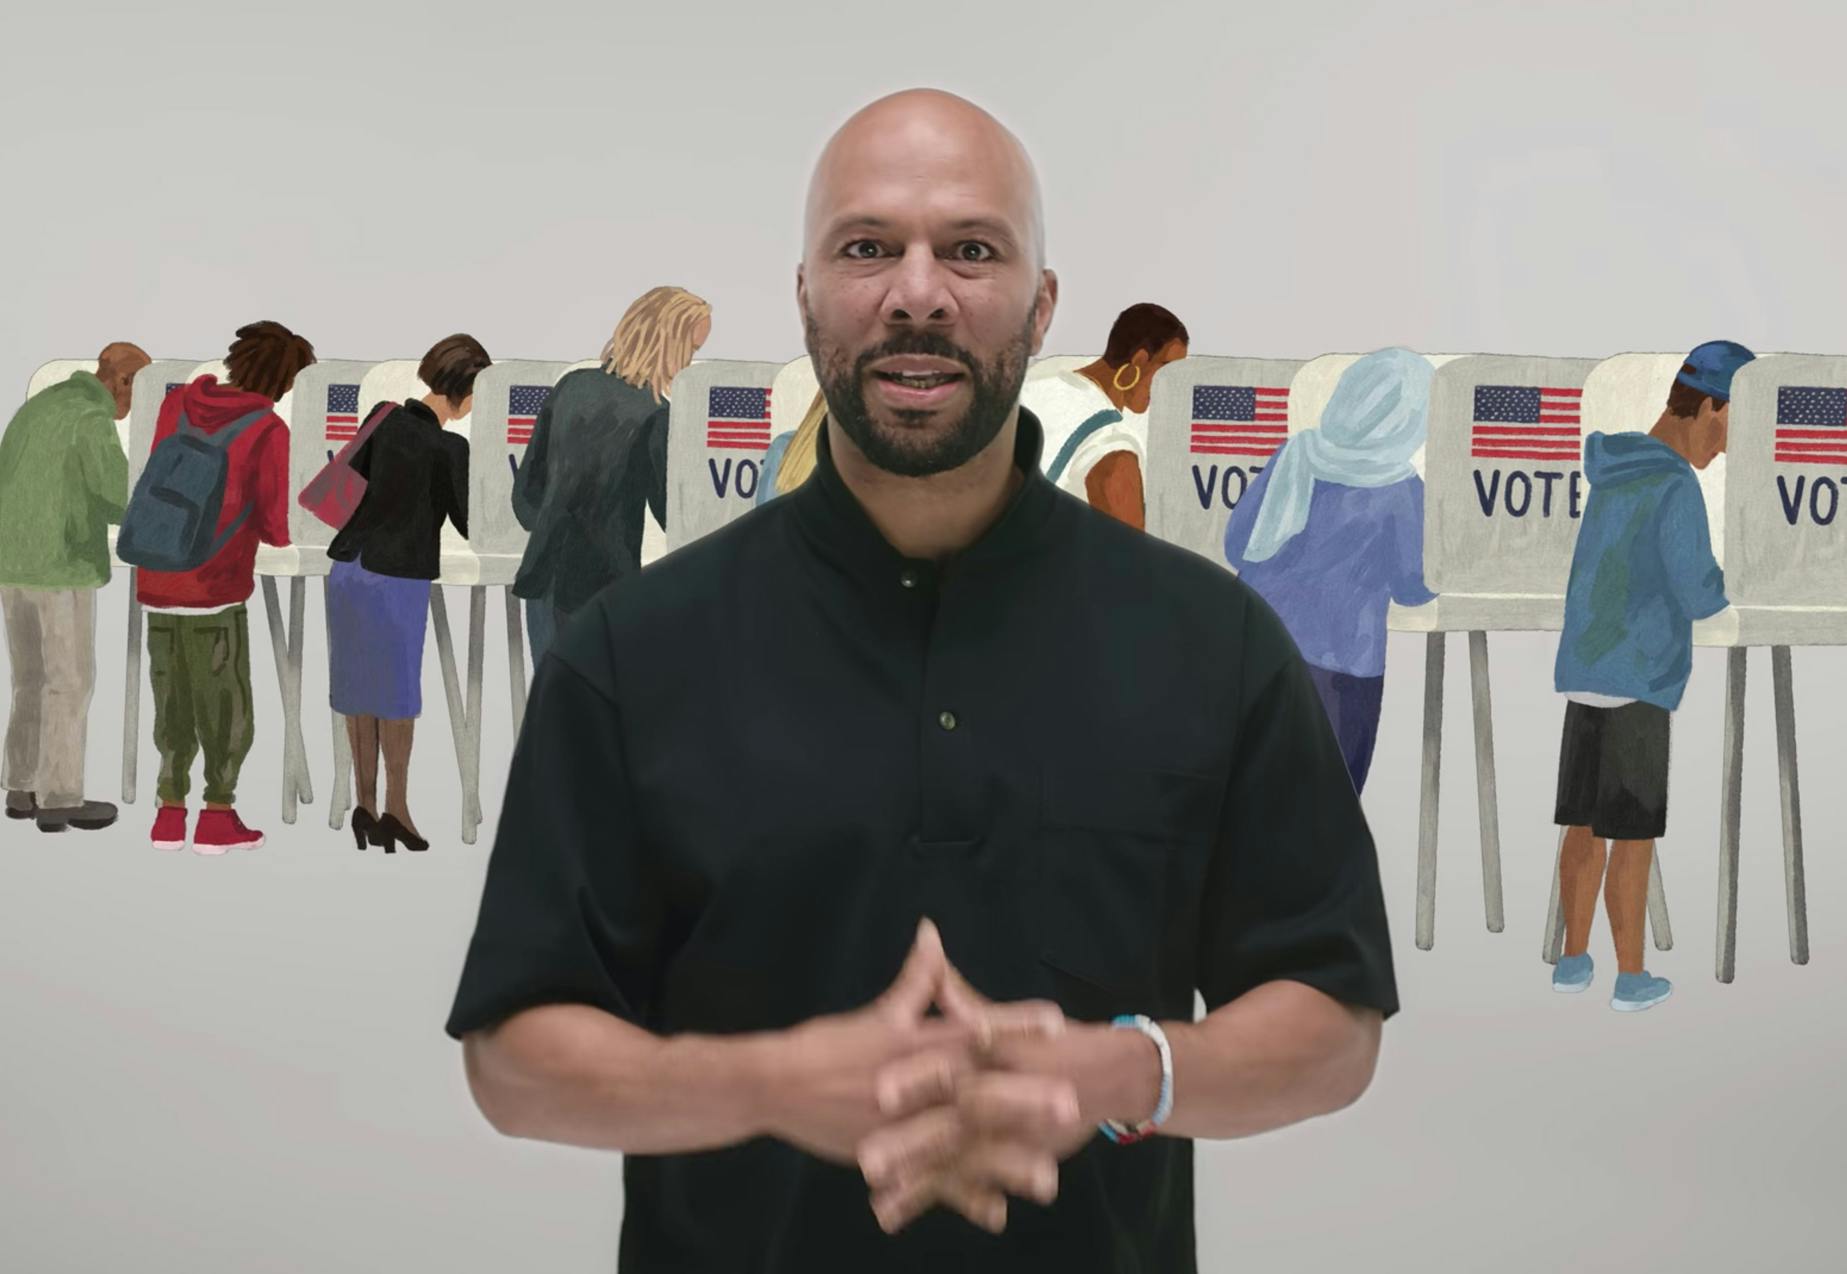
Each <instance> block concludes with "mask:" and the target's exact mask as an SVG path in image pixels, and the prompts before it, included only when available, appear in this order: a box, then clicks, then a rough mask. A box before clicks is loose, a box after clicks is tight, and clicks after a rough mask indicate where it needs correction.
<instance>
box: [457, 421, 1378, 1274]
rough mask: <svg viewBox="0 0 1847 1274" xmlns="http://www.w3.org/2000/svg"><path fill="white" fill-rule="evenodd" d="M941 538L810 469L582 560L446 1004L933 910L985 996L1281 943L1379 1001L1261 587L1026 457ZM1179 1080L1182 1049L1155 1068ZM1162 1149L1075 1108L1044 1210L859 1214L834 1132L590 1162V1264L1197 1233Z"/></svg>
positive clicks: (752, 972) (1327, 733)
mask: <svg viewBox="0 0 1847 1274" xmlns="http://www.w3.org/2000/svg"><path fill="white" fill-rule="evenodd" d="M1042 440H1043V435H1042V433H1041V430H1040V427H1039V424H1038V422H1037V421H1036V420H1034V419H1033V417H1032V415H1031V414H1030V413H1029V412H1026V411H1024V410H1022V411H1021V412H1020V415H1019V430H1018V441H1017V451H1016V462H1017V463H1018V464H1019V466H1020V467H1021V468H1022V469H1023V471H1024V472H1025V473H1026V474H1027V475H1028V476H1027V478H1026V481H1025V482H1024V483H1023V484H1022V485H1021V487H1020V489H1019V491H1018V492H1017V493H1016V495H1015V496H1014V497H1013V498H1012V500H1011V501H1010V503H1009V504H1008V506H1007V508H1006V510H1005V512H1004V513H1003V514H1002V516H1001V517H1000V519H999V520H998V521H997V522H996V523H995V524H994V526H992V527H991V528H990V529H989V530H988V532H987V533H986V534H985V535H984V536H983V537H982V538H981V539H980V540H979V541H977V543H975V544H974V545H973V546H971V547H970V548H968V549H967V550H965V551H963V552H962V553H960V554H957V555H956V556H955V557H953V558H951V559H950V560H949V561H948V562H947V563H940V564H939V563H936V562H932V561H926V560H917V559H910V558H906V557H904V556H902V555H900V554H899V553H898V552H897V551H896V550H895V549H893V548H892V547H891V545H890V544H889V543H888V542H887V541H886V540H885V539H884V538H883V537H882V536H881V535H880V534H879V532H878V531H877V529H876V528H875V527H874V525H873V524H872V522H871V521H870V519H869V518H868V517H867V516H866V514H865V512H864V511H863V509H862V508H861V507H860V505H859V504H858V502H857V501H856V500H855V499H854V497H853V496H852V494H851V492H850V491H849V490H848V489H847V487H846V486H845V485H844V483H843V482H842V481H841V479H840V477H839V474H838V472H837V471H836V470H835V468H834V466H833V462H832V458H831V455H830V454H829V451H828V448H827V445H826V434H825V432H824V433H823V435H822V445H821V447H820V452H819V458H818V463H817V467H816V470H815V472H814V473H813V475H811V477H810V478H809V480H808V481H807V482H806V483H804V484H803V485H802V486H801V487H800V488H798V489H797V490H796V491H794V492H792V493H791V494H790V495H788V496H786V497H784V498H782V499H779V500H776V501H773V502H771V503H769V504H767V505H764V506H762V507H760V508H758V509H755V510H753V511H752V512H750V513H748V514H746V515H745V516H743V517H741V518H739V519H738V520H737V521H735V522H733V523H731V524H730V525H729V526H727V527H725V528H723V529H721V530H719V531H715V532H713V533H711V534H710V535H707V536H705V537H703V538H701V539H699V540H697V541H695V542H694V543H692V544H689V545H687V546H685V547H684V548H682V549H680V550H678V551H677V552H675V553H672V554H670V555H668V556H667V557H665V558H663V559H662V560H661V561H659V562H657V563H655V564H654V565H652V566H650V567H649V568H648V569H646V570H644V571H642V572H640V573H639V574H637V575H635V576H632V577H630V578H628V579H626V580H623V581H621V582H619V583H617V584H615V585H614V586H612V587H610V588H609V589H606V590H604V591H603V592H602V593H601V594H599V595H598V596H597V597H596V598H595V599H594V600H593V601H591V602H590V603H588V604H586V606H585V607H584V609H583V610H582V611H581V612H580V613H579V614H578V615H576V616H575V617H574V618H573V619H572V621H571V622H569V623H567V624H566V625H565V626H564V627H563V629H562V630H561V631H560V633H559V635H558V638H557V641H556V644H555V645H554V646H553V648H552V650H551V653H550V654H548V656H547V657H546V659H545V660H544V661H543V662H542V663H541V665H540V667H539V669H538V671H537V673H536V676H535V679H534V683H533V688H532V695H531V700H530V702H529V704H528V707H527V712H526V718H525V723H524V726H523V728H522V730H521V733H520V737H519V740H518V743H517V746H516V748H515V752H514V757H513V763H512V770H511V774H510V775H509V778H508V785H507V794H506V802H505V806H504V808H503V810H502V813H501V819H500V824H499V830H498V833H497V836H496V839H495V843H494V848H493V851H492V855H491V858H490V861H489V866H488V871H487V880H486V885H485V890H484V894H483V897H482V901H481V909H480V915H479V919H478V924H477V928H476V931H475V935H474V939H473V942H472V944H471V946H470V947H469V950H468V954H467V958H466V962H465V965H464V968H463V971H462V976H461V985H460V989H459V991H458V993H457V995H456V999H455V1003H454V1007H453V1010H452V1012H451V1015H450V1017H449V1020H448V1024H447V1029H448V1031H449V1033H450V1034H451V1035H454V1036H455V1037H457V1038H460V1037H461V1036H462V1035H463V1034H465V1033H466V1032H468V1031H471V1030H474V1029H477V1028H481V1027H486V1026H489V1025H492V1024H494V1023H496V1022H498V1021H500V1020H501V1019H503V1018H505V1017H507V1016H509V1015H511V1014H513V1013H515V1012H517V1011H519V1010H521V1009H525V1008H529V1007H532V1006H535V1005H538V1004H544V1003H554V1002H574V1003H584V1004H590V1005H594V1006H597V1007H600V1008H602V1009H604V1010H606V1011H608V1012H610V1013H613V1014H616V1015H618V1016H620V1017H622V1018H624V1019H626V1020H628V1021H631V1022H633V1023H636V1024H637V1025H640V1026H642V1027H645V1028H647V1029H648V1030H650V1031H654V1032H658V1033H675V1032H685V1031H697V1032H703V1033H719V1034H722V1033H728V1032H743V1031H758V1030H772V1029H777V1028H782V1027H788V1026H793V1025H795V1024H796V1023H798V1022H801V1021H804V1020H806V1019H808V1018H811V1017H814V1016H816V1015H819V1014H826V1013H836V1012H843V1011H846V1010H849V1009H853V1008H856V1007H858V1006H860V1005H862V1004H864V1003H866V1002H867V1001H868V1000H870V999H872V998H873V997H874V996H876V995H878V994H879V993H880V992H881V991H882V990H884V989H885V987H886V986H888V985H889V984H890V982H891V980H892V978H893V977H894V976H895V974H896V973H897V970H898V968H899V966H900V965H901V964H902V962H903V959H904V956H905V953H906V951H907V949H908V948H909V946H910V943H911V941H912V939H913V937H914V934H915V930H916V925H917V920H918V917H919V916H921V915H929V916H930V917H932V918H933V919H934V920H935V921H936V922H937V924H938V926H939V927H940V929H941V931H942V934H943V939H944V943H945V945H946V947H947V949H948V952H949V955H950V958H951V959H952V960H953V961H954V962H955V963H956V964H957V966H958V967H959V968H960V969H961V970H963V971H964V972H965V973H966V974H967V975H968V976H969V978H970V979H971V981H973V982H974V983H975V985H976V986H977V987H978V988H979V989H980V990H982V991H983V992H985V993H986V994H987V995H989V996H991V997H994V998H996V999H1002V1000H1012V999H1021V998H1027V997H1037V996H1044V997H1051V998H1054V999H1056V1000H1057V1001H1058V1002H1059V1003H1060V1004H1062V1005H1063V1006H1064V1008H1065V1009H1066V1011H1067V1013H1069V1014H1070V1015H1071V1016H1072V1017H1074V1018H1077V1019H1081V1020H1085V1021H1103V1020H1107V1019H1108V1018H1110V1017H1111V1016H1113V1015H1115V1014H1117V1013H1128V1012H1134V1013H1147V1014H1149V1015H1151V1016H1155V1017H1164V1018H1167V1019H1169V1020H1172V1019H1176V1018H1177V1019H1181V1020H1186V1019H1190V1018H1191V1017H1192V1016H1193V1010H1194V992H1195V991H1196V990H1197V991H1198V992H1199V993H1200V994H1201V995H1202V996H1203V998H1204V1000H1205V1003H1206V1005H1207V1007H1208V1009H1212V1008H1217V1007H1218V1006H1220V1005H1222V1004H1224V1003H1226V1002H1227V1001H1229V1000H1232V999H1235V998H1236V997H1238V996H1239V995H1242V994H1243V993H1245V992H1246V991H1249V990H1251V989H1252V988H1254V987H1256V986H1258V985H1260V984H1262V983H1265V982H1269V981H1272V980H1276V979H1290V980H1294V981H1298V982H1302V983H1306V984H1308V985H1309V986H1312V987H1315V988H1318V989H1320V990H1322V991H1324V992H1326V993H1327V994H1328V995H1330V996H1333V997H1335V998H1337V999H1339V1000H1342V1001H1344V1002H1347V1003H1350V1004H1356V1005H1365V1006H1371V1007H1373V1008H1377V1009H1379V1010H1381V1011H1383V1012H1384V1013H1385V1014H1387V1015H1390V1014H1391V1013H1393V1012H1395V1011H1396V1010H1397V1007H1398V1005H1397V995H1396V989H1395V984H1394V979H1393V969H1392V960H1391V952H1390V945H1389V940H1388V935H1387V928H1386V917H1385V909H1384V904H1383V900H1382V898H1381V893H1380V887H1379V872H1378V864H1377V860H1376V857H1375V853H1374V848H1373V843H1372V839H1371V836H1370V834H1369V832H1368V829H1367V825H1366V822H1365V819H1364V816H1363V815H1362V813H1361V809H1360V803H1359V799H1358V797H1357V796H1356V795H1355V793H1354V790H1353V785H1352V783H1351V781H1350V779H1349V778H1348V776H1347V770H1346V767H1345V765H1344V763H1343V761H1342V759H1341V753H1340V748H1339V744H1338V743H1337V741H1336V739H1335V736H1334V733H1333V730H1332V728H1331V727H1330V725H1329V723H1328V720H1327V717H1326V715H1325V712H1324V710H1323V708H1322V706H1321V703H1320V700H1319V699H1318V697H1317V695H1316V693H1315V690H1314V687H1313V685H1312V683H1311V682H1310V680H1309V676H1308V672H1307V669H1306V666H1305V665H1304V663H1303V662H1302V659H1301V657H1300V656H1299V654H1298V653H1297V652H1296V649H1295V647H1294V645H1293V644H1292V642H1291V641H1290V639H1289V637H1288V635H1287V634H1286V632H1285V631H1284V629H1283V627H1282V625H1281V623H1280V622H1279V621H1278V619H1277V618H1276V616H1275V614H1274V613H1273V612H1272V611H1270V609H1269V608H1268V607H1267V606H1265V605H1264V603H1263V602H1262V601H1261V600H1259V599H1258V597H1257V596H1256V594H1255V593H1254V592H1252V591H1251V590H1250V589H1249V588H1248V587H1247V586H1246V585H1244V584H1243V583H1241V582H1240V581H1239V580H1238V579H1237V578H1236V577H1235V576H1233V575H1232V574H1230V573H1229V572H1228V571H1226V570H1225V569H1224V568H1223V567H1221V566H1219V565H1217V564H1215V563H1213V562H1211V561H1208V560H1207V559H1206V558H1204V557H1201V556H1198V555H1196V554H1193V553H1191V552H1189V551H1187V550H1184V549H1181V548H1178V547H1176V546H1174V545H1171V544H1168V543H1165V542H1163V541H1161V540H1159V539H1156V538H1154V537H1152V536H1148V535H1145V534H1143V533H1142V532H1140V531H1137V530H1135V529H1133V528H1130V527H1128V526H1125V525H1124V524H1122V523H1120V522H1118V521H1116V520H1115V519H1114V518H1111V517H1108V516H1106V515H1104V514H1102V513H1098V512H1096V511H1094V510H1092V509H1090V508H1089V507H1088V506H1086V505H1085V504H1083V503H1082V502H1080V501H1078V500H1077V499H1075V498H1073V497H1071V496H1069V495H1067V494H1065V493H1063V492H1060V491H1059V490H1058V489H1057V488H1055V487H1053V486H1052V485H1051V483H1049V482H1048V481H1047V480H1046V479H1045V478H1044V477H1043V476H1042V475H1041V474H1040V472H1039V456H1040V448H1041V446H1042ZM1178 1082H1180V1083H1184V1082H1185V1079H1184V1076H1182V1077H1180V1078H1179V1081H1178ZM1192 1165H1193V1158H1192V1147H1191V1144H1190V1143H1189V1142H1187V1141H1185V1140H1183V1139H1178V1138H1167V1137H1159V1138H1154V1139H1151V1140H1149V1141H1145V1142H1141V1143H1139V1144H1136V1145H1131V1146H1117V1145H1115V1144H1113V1143H1111V1142H1109V1141H1108V1140H1107V1139H1105V1138H1103V1137H1101V1136H1098V1137H1097V1138H1096V1139H1095V1140H1094V1141H1093V1142H1092V1143H1091V1144H1089V1145H1088V1146H1086V1147H1085V1148H1084V1149H1083V1150H1081V1151H1080V1152H1079V1153H1078V1154H1077V1155H1076V1156H1074V1157H1073V1158H1072V1159H1070V1160H1068V1161H1067V1162H1066V1164H1065V1166H1064V1168H1063V1172H1062V1185H1061V1190H1060V1194H1059V1197H1058V1199H1057V1201H1056V1202H1055V1203H1054V1204H1053V1205H1052V1206H1050V1207H1041V1206H1039V1205H1037V1204H1032V1203H1028V1202H1025V1201H1019V1200H1016V1201H1014V1203H1013V1206H1012V1207H1010V1209H1009V1218H1008V1226H1007V1229H1006V1232H1005V1233H1004V1234H1002V1235H1000V1236H989V1235H986V1234H984V1233H982V1232H980V1231H978V1230H977V1229H975V1228H974V1227H973V1226H971V1225H969V1224H968V1223H966V1222H965V1221H963V1220H962V1219H961V1218H960V1217H958V1216H954V1215H953V1214H950V1213H948V1212H946V1211H940V1210H939V1211H937V1212H934V1213H932V1214H930V1215H929V1216H927V1217H925V1218H924V1219H923V1220H921V1221H919V1222H918V1223H916V1224H915V1225H913V1226H912V1227H911V1228H910V1229H908V1230H906V1231H904V1232H903V1233H901V1234H899V1235H897V1236H895V1237H892V1236H887V1235H885V1234H884V1233H883V1232H882V1231H881V1230H880V1229H879V1227H878V1225H877V1222H876V1220H875V1219H874V1217H873V1214H872V1210H871V1207H870V1205H869V1201H868V1195H867V1189H866V1186H865V1183H864V1181H863V1179H862V1178H861V1177H860V1175H859V1174H858V1173H857V1172H856V1171H854V1170H853V1169H851V1168H845V1167H837V1166H834V1165H831V1164H826V1163H823V1162H821V1161H819V1160H817V1159H814V1158H812V1157H811V1156H808V1155H806V1154H804V1153H803V1152H801V1151H798V1150H796V1149H794V1148H793V1147H790V1146H788V1145H786V1144H784V1143H781V1142H777V1141H774V1140H771V1139H767V1138H764V1139H757V1140H754V1141H751V1142H749V1143H746V1144H742V1145H739V1146H735V1147H732V1148H729V1149H725V1150H720V1151H712V1152H703V1153H698V1154H686V1155H658V1156H639V1155H637V1156H630V1157H628V1159H627V1161H626V1162H625V1164H624V1180H625V1186H626V1207H625V1213H624V1220H623V1237H622V1248H621V1255H620V1268H621V1269H622V1270H623V1271H644V1270H647V1271H651V1270H663V1269H673V1270H700V1271H704V1270H710V1271H737V1270H760V1271H776V1272H782V1271H788V1272H789V1274H795V1272H796V1271H800V1272H802V1274H810V1272H812V1271H817V1270H834V1269H848V1270H856V1271H857V1270H881V1271H884V1270H893V1271H896V1270H907V1269H916V1270H936V1269H939V1268H944V1266H943V1265H942V1263H943V1262H946V1261H953V1262H955V1263H956V1264H955V1265H954V1266H953V1268H955V1269H956V1270H957V1271H958V1274H976V1272H978V1271H987V1270H994V1271H1001V1270H1006V1271H1021V1270H1040V1269H1044V1270H1056V1271H1059V1272H1060V1274H1082V1272H1084V1271H1093V1270H1094V1271H1099V1272H1100V1271H1105V1270H1108V1271H1116V1270H1134V1269H1141V1270H1160V1271H1163V1272H1169V1271H1190V1270H1192V1269H1194V1268H1195V1258H1194V1227H1193V1207H1194V1199H1193V1174H1192Z"/></svg>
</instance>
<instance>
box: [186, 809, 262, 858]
mask: <svg viewBox="0 0 1847 1274" xmlns="http://www.w3.org/2000/svg"><path fill="white" fill-rule="evenodd" d="M262 843H263V833H262V832H259V831H254V830H252V829H251V828H248V827H245V826H244V820H243V819H241V818H239V817H238V816H237V811H236V810H200V811H199V822H198V825H197V826H195V827H194V828H193V832H192V852H193V853H195V854H222V853H224V852H225V850H227V849H256V848H257V847H258V846H260V845H261V844H262Z"/></svg>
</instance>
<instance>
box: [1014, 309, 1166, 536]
mask: <svg viewBox="0 0 1847 1274" xmlns="http://www.w3.org/2000/svg"><path fill="white" fill-rule="evenodd" d="M1188 341H1189V337H1188V335H1187V330H1186V325H1185V324H1183V323H1182V322H1181V321H1180V320H1179V319H1178V318H1175V317H1174V315H1173V313H1172V312H1171V311H1169V310H1166V309H1163V308H1162V307H1161V306H1159V305H1154V304H1150V303H1143V304H1140V305H1131V306H1130V307H1129V308H1128V309H1126V310H1124V311H1123V312H1122V313H1121V314H1119V315H1118V316H1117V318H1116V322H1115V324H1114V325H1113V326H1112V327H1111V328H1110V334H1109V340H1108V342H1107V343H1106V345H1105V347H1104V351H1103V357H1101V358H1099V359H1097V360H1095V361H1094V362H1091V363H1087V364H1085V365H1084V366H1082V367H1076V368H1073V369H1071V370H1069V371H1061V372H1055V373H1049V374H1045V375H1033V374H1031V373H1029V374H1028V376H1027V379H1026V383H1025V385H1024V386H1022V388H1021V390H1020V403H1021V405H1022V406H1024V407H1025V408H1026V410H1028V411H1030V412H1032V413H1033V415H1034V416H1036V417H1037V418H1038V420H1039V423H1040V425H1041V426H1042V427H1043V428H1044V430H1045V449H1044V452H1043V454H1042V457H1041V464H1042V465H1043V467H1044V469H1045V472H1046V476H1047V477H1049V478H1051V479H1052V481H1053V482H1054V483H1056V484H1057V485H1058V486H1059V487H1061V488H1063V489H1064V490H1065V491H1068V492H1070V493H1071V494H1072V495H1074V496H1076V497H1077V498H1078V499H1080V500H1083V501H1085V502H1086V503H1088V504H1089V505H1090V506H1091V507H1092V508H1095V509H1098V510H1101V511H1102V512H1104V513H1107V514H1109V515H1110V516H1111V517H1113V518H1116V519H1117V520H1118V521H1121V522H1126V523H1127V524H1128V525H1130V526H1133V527H1135V528H1137V529H1138V530H1139V529H1141V528H1142V526H1143V525H1144V517H1145V506H1144V503H1143V498H1142V472H1143V466H1144V463H1145V461H1146V457H1147V454H1148V403H1149V395H1150V394H1151V393H1152V391H1153V382H1154V377H1155V374H1156V373H1157V372H1159V371H1160V370H1161V368H1163V367H1165V366H1166V365H1167V364H1169V363H1172V362H1175V361H1177V360H1179V359H1182V358H1185V357H1186V352H1187V344H1188Z"/></svg>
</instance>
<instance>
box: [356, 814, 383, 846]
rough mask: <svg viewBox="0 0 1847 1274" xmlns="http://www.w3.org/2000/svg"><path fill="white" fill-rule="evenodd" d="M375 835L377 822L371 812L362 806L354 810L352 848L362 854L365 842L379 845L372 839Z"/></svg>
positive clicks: (376, 833)
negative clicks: (369, 841)
mask: <svg viewBox="0 0 1847 1274" xmlns="http://www.w3.org/2000/svg"><path fill="white" fill-rule="evenodd" d="M377 835H378V820H377V819H376V818H373V817H372V815H371V812H370V811H368V810H367V809H366V807H365V806H363V805H361V806H360V807H358V808H357V809H355V810H354V811H353V847H354V848H355V849H357V850H359V851H360V852H361V853H364V852H365V848H366V841H368V840H371V841H372V843H373V844H374V845H376V844H378V843H379V842H378V841H377V840H376V839H374V838H375V837H377Z"/></svg>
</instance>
